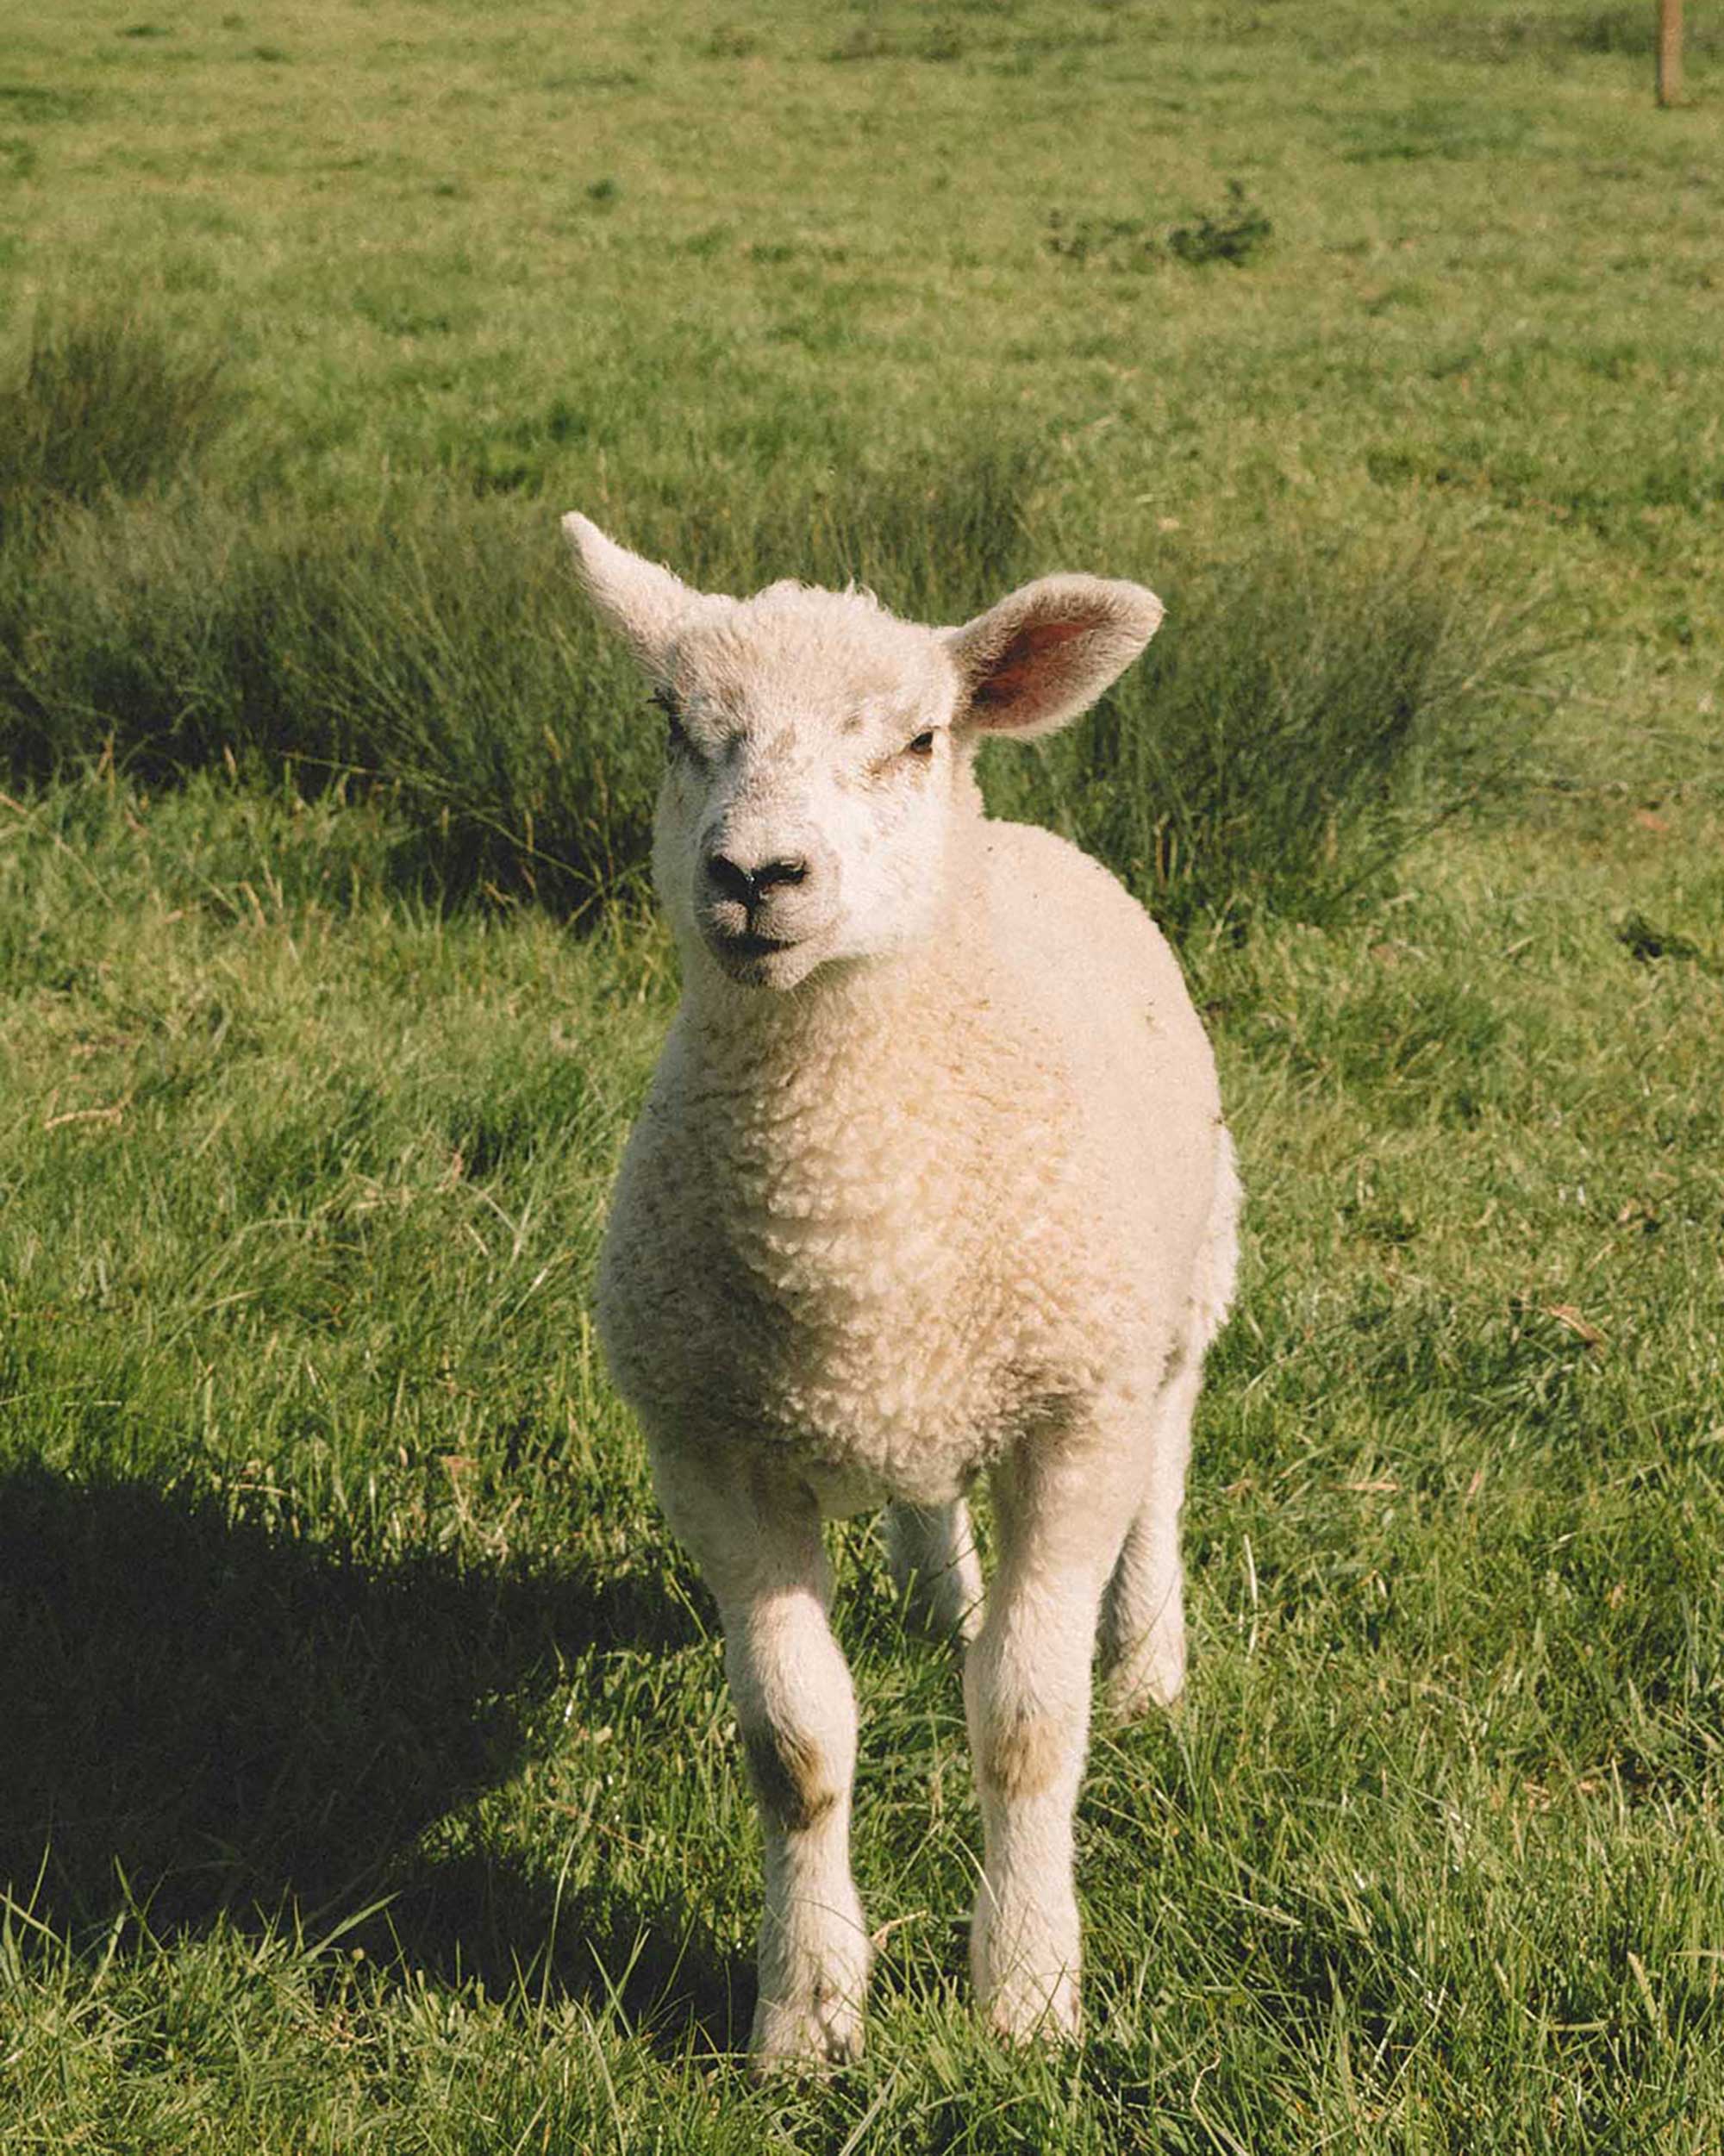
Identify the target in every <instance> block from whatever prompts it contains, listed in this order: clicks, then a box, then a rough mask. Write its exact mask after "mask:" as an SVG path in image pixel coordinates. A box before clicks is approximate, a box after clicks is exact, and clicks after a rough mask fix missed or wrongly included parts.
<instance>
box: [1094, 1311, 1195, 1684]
mask: <svg viewBox="0 0 1724 2156" xmlns="http://www.w3.org/2000/svg"><path fill="white" fill-rule="evenodd" d="M1202 1376H1203V1365H1202V1350H1201V1349H1196V1350H1195V1351H1194V1352H1192V1353H1191V1354H1190V1359H1189V1361H1188V1362H1186V1363H1185V1364H1184V1365H1182V1366H1181V1367H1180V1368H1179V1369H1178V1370H1177V1371H1176V1372H1175V1373H1174V1374H1173V1376H1172V1377H1171V1378H1169V1379H1168V1380H1167V1382H1166V1384H1165V1385H1164V1386H1163V1388H1162V1392H1161V1397H1160V1399H1159V1402H1158V1403H1157V1410H1156V1415H1157V1421H1156V1431H1155V1442H1154V1445H1153V1447H1152V1465H1151V1468H1150V1475H1149V1483H1148V1487H1147V1489H1146V1492H1145V1495H1144V1498H1143V1502H1142V1503H1141V1504H1140V1506H1139V1507H1138V1510H1137V1515H1136V1517H1135V1518H1134V1520H1133V1522H1132V1523H1131V1526H1130V1527H1129V1528H1127V1531H1126V1539H1125V1544H1124V1547H1122V1548H1121V1552H1120V1555H1119V1562H1118V1563H1117V1564H1116V1565H1115V1567H1114V1573H1113V1578H1111V1579H1110V1580H1109V1583H1108V1593H1107V1599H1106V1602H1105V1603H1104V1604H1103V1607H1102V1659H1103V1660H1104V1661H1105V1662H1106V1664H1107V1665H1108V1679H1107V1699H1108V1704H1109V1707H1110V1708H1111V1709H1113V1711H1114V1712H1115V1714H1117V1715H1122V1716H1126V1717H1130V1716H1133V1715H1140V1714H1143V1713H1146V1711H1147V1710H1148V1709H1150V1708H1151V1707H1171V1706H1172V1705H1173V1704H1174V1703H1175V1702H1176V1701H1177V1699H1178V1697H1179V1695H1180V1693H1181V1692H1182V1691H1183V1690H1184V1688H1185V1574H1184V1566H1183V1565H1182V1564H1181V1562H1180V1557H1179V1509H1180V1506H1181V1503H1182V1502H1183V1501H1184V1494H1185V1467H1186V1462H1187V1459H1188V1458H1189V1456H1190V1450H1191V1415H1192V1411H1193V1409H1195V1408H1196V1404H1197V1389H1198V1387H1199V1385H1200V1384H1202Z"/></svg>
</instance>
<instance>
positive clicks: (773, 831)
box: [563, 514, 1161, 989]
mask: <svg viewBox="0 0 1724 2156" xmlns="http://www.w3.org/2000/svg"><path fill="white" fill-rule="evenodd" d="M563 528H564V531H565V534H567V536H568V539H569V542H570V544H571V546H572V547H573V549H574V554H575V561H576V566H577V567H578V571H579V572H580V576H581V578H582V581H583V583H584V584H585V586H586V589H587V591H588V594H589V596H590V597H591V599H592V601H593V603H594V605H595V606H596V607H597V609H598V611H599V613H600V615H601V616H603V618H604V619H605V620H607V621H608V622H610V624H611V625H612V626H613V627H614V628H617V629H618V630H620V631H621V633H622V635H623V637H624V638H625V639H626V641H628V645H629V647H630V648H631V649H632V650H633V652H634V655H635V657H636V659H638V660H639V661H640V665H641V666H642V668H643V669H644V671H645V672H646V674H647V678H648V680H649V682H650V684H651V685H652V689H653V699H654V701H655V702H656V703H659V705H660V706H661V708H662V709H663V710H664V711H665V716H666V722H667V727H668V738H669V754H668V757H667V760H666V766H665V781H664V785H663V789H662V791H661V792H660V794H659V812H658V819H657V822H656V825H655V835H654V842H653V874H654V878H655V880H656V882H657V884H658V887H659V897H660V898H661V900H662V902H663V903H664V906H665V910H666V912H667V913H668V914H669V916H670V917H671V923H672V925H673V927H674V928H675V929H676V931H677V934H678V941H680V942H681V943H682V944H683V947H684V952H685V953H687V954H688V955H689V956H690V959H693V960H694V961H695V962H696V963H700V962H701V959H700V958H699V956H698V954H702V953H704V954H707V955H709V957H710V959H712V960H713V961H714V962H715V964H716V966H718V967H719V969H721V972H723V973H724V974H726V975H728V977H729V978H730V979H731V980H733V981H736V982H740V983H743V984H746V985H749V986H753V987H760V988H772V989H787V988H793V987H795V986H796V984H798V983H799V982H801V981H803V980H805V979H806V978H808V977H809V974H811V973H812V972H815V969H816V967H819V966H825V965H828V964H829V963H831V962H834V961H845V960H849V961H859V960H868V959H878V958H884V957H885V956H888V955H889V954H890V953H895V952H898V951H902V950H903V949H904V948H906V947H909V946H910V945H914V944H915V943H917V942H919V941H922V940H924V939H925V938H927V937H928V936H930V935H932V934H934V932H935V928H936V925H937V923H938V922H939V920H940V913H941V909H942V906H943V904H944V903H945V901H946V895H947V892H948V890H949V888H950V868H951V863H952V859H953V848H954V845H955V843H956V842H957V834H958V833H959V831H960V830H961V829H962V828H965V827H966V826H967V825H968V824H969V823H970V822H971V821H972V820H973V818H974V817H975V816H976V815H977V814H978V809H979V802H978V796H977V793H976V788H975V783H974V781H973V779H972V778H971V761H972V759H973V756H974V752H975V749H976V747H977V745H978V742H979V741H982V740H984V739H985V738H986V737H987V736H988V735H990V734H1024V735H1028V734H1046V733H1051V732H1053V730H1054V729H1055V728H1059V727H1061V726H1064V725H1065V724H1066V723H1067V722H1069V721H1071V719H1074V718H1076V717H1077V715H1078V713H1079V712H1081V711H1083V710H1084V709H1087V708H1088V706H1089V705H1090V703H1093V702H1094V701H1095V699H1096V697H1098V696H1099V695H1100V694H1101V692H1102V690H1103V689H1105V688H1106V687H1107V685H1108V684H1109V682H1110V681H1112V680H1113V679H1114V678H1115V676H1116V675H1117V674H1119V673H1120V672H1121V671H1122V670H1123V669H1124V668H1125V667H1126V666H1128V665H1129V664H1130V662H1131V661H1132V660H1133V659H1134V658H1136V656H1137V654H1138V653H1139V652H1140V651H1141V650H1142V648H1143V647H1144V646H1145V644H1146V643H1147V642H1148V641H1149V639H1150V637H1151V636H1152V635H1153V634H1154V633H1155V629H1156V626H1157V624H1158V623H1159V621H1160V619H1161V603H1160V601H1159V599H1157V598H1156V597H1155V596H1154V594H1153V593H1152V592H1149V591H1145V590H1144V589H1143V587H1142V586H1141V585H1140V584H1123V583H1117V582H1111V581H1107V580H1104V579H1102V578H1098V577H1076V576H1061V577H1044V578H1041V579H1040V581H1038V582H1037V583H1034V584H1026V585H1025V586H1024V587H1023V588H1022V590H1021V591H1015V592H1014V593H1013V594H1012V595H1011V597H1009V598H1006V599H1003V600H1002V601H1001V602H1000V603H999V604H998V605H997V606H996V607H992V608H990V609H989V611H988V612H987V613H985V614H983V615H979V616H978V617H977V618H976V619H975V620H974V621H972V622H969V623H967V624H966V625H965V626H964V627H963V628H943V629H934V628H921V627H920V626H918V625H917V624H915V623H914V622H901V621H899V620H898V619H897V618H896V616H893V615H891V614H889V613H887V612H886V610H885V609H884V608H883V607H882V606H880V605H879V604H878V603H877V602H876V601H875V600H874V599H873V598H872V597H870V596H869V595H868V594H866V593H865V592H859V591H843V592H839V591H817V590H815V589H812V588H810V587H809V586H808V585H804V584H771V585H769V586H768V587H767V588H766V590H765V591H760V592H758V593H757V594H756V595H755V596H754V597H753V598H749V599H734V598H727V597H720V596H718V595H715V594H713V593H709V592H701V591H693V590H691V589H690V587H689V586H688V585H687V584H684V583H682V582H681V581H680V579H679V578H676V577H674V576H672V575H671V572H670V571H669V570H667V569H661V568H659V567H658V566H655V565H654V564H653V563H652V562H649V561H646V560H643V559H641V557H640V555H638V554H633V553H629V552H628V549H627V548H625V547H619V546H617V545H616V544H615V541H611V540H609V539H607V538H606V537H605V535H604V534H603V532H601V531H600V530H599V529H598V528H597V526H596V525H594V524H592V523H590V522H588V520H587V519H586V518H585V517H584V516H578V515H575V514H571V515H569V516H565V518H564V520H563Z"/></svg>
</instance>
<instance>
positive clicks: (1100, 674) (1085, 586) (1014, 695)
mask: <svg viewBox="0 0 1724 2156" xmlns="http://www.w3.org/2000/svg"><path fill="white" fill-rule="evenodd" d="M1161 612H1162V608H1161V602H1160V600H1159V599H1158V598H1157V597H1156V596H1155V594H1154V592H1152V591H1145V589H1144V587H1143V586H1142V585H1141V584H1124V583H1121V582H1118V581H1116V580H1114V579H1111V578H1105V577H1041V578H1038V579H1037V581H1036V582H1035V583H1034V584H1025V585H1024V586H1023V588H1022V590H1021V591H1014V592H1013V593H1012V595H1011V597H1009V598H1008V599H1002V600H1001V601H1000V603H999V604H998V605H997V606H994V607H990V608H989V609H988V611H987V612H986V613H985V614H978V616H976V619H975V620H974V621H973V622H965V625H964V627H963V628H949V629H945V630H943V631H942V632H941V634H943V635H944V637H945V638H946V649H947V650H948V651H949V652H950V653H951V654H952V656H953V659H955V660H956V661H957V665H958V672H959V677H960V678H961V679H962V681H963V684H964V687H965V692H966V693H967V697H968V705H967V708H965V705H963V704H960V705H959V712H958V724H959V726H966V725H967V726H971V727H974V728H977V729H978V731H979V732H981V733H984V734H1051V733H1053V730H1054V728H1056V727H1061V726H1065V725H1066V724H1067V723H1069V722H1070V721H1071V720H1072V719H1075V718H1076V717H1077V714H1078V713H1079V712H1080V711H1087V710H1088V709H1089V708H1090V705H1091V704H1092V703H1094V702H1095V701H1096V697H1098V696H1100V695H1101V693H1102V690H1103V689H1105V688H1106V687H1107V685H1108V684H1109V682H1110V681H1113V680H1115V678H1117V677H1118V676H1119V675H1120V674H1121V673H1123V672H1125V670H1126V668H1127V666H1130V664H1131V662H1132V661H1133V659H1135V658H1136V657H1137V655H1138V653H1140V651H1141V650H1142V649H1143V647H1144V646H1145V645H1146V643H1147V642H1148V641H1149V640H1150V638H1151V637H1152V636H1153V635H1154V634H1155V632H1156V629H1157V628H1158V627H1159V624H1160V621H1161Z"/></svg>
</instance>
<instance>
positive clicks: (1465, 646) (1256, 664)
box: [986, 535, 1535, 934]
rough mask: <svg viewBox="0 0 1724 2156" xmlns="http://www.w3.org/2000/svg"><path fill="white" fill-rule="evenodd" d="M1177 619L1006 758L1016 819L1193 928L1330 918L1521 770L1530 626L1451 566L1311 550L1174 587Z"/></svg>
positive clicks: (1292, 541) (1211, 572)
mask: <svg viewBox="0 0 1724 2156" xmlns="http://www.w3.org/2000/svg"><path fill="white" fill-rule="evenodd" d="M1163 597H1165V599H1166V601H1167V604H1168V614H1167V619H1166V622H1165V624H1164V626H1163V628H1162V629H1161V631H1160V634H1159V635H1158V636H1157V638H1156V640H1155V641H1154V642H1153V643H1152V644H1151V646H1150V647H1149V649H1148V651H1147V653H1146V654H1145V656H1144V658H1143V659H1142V660H1141V661H1140V664H1139V665H1138V666H1135V667H1134V668H1133V669H1132V670H1131V672H1129V673H1127V675H1126V677H1125V678H1124V679H1123V680H1122V681H1121V684H1120V685H1119V687H1118V688H1117V689H1116V690H1115V692H1114V693H1113V694H1112V695H1111V696H1110V697H1108V698H1107V699H1105V700H1104V701H1103V703H1102V706H1101V708H1100V709H1099V710H1098V711H1097V712H1096V714H1095V716H1093V717H1092V718H1091V719H1090V720H1089V721H1088V722H1086V723H1085V724H1084V725H1082V726H1080V727H1077V728H1073V729H1072V730H1071V732H1070V733H1068V734H1063V735H1060V736H1059V737H1058V738H1057V739H1056V740H1055V741H1052V742H1050V743H1049V744H1047V745H1046V747H1044V748H1043V749H1042V750H1041V751H1040V753H1039V755H1037V756H1036V757H1034V759H1029V758H1026V757H1024V755H1023V753H1022V752H1021V750H1018V751H1013V752H1009V755H1010V759H1011V760H1010V761H1008V752H1004V751H1002V752H998V753H996V754H995V757H994V760H993V765H992V768H991V769H990V772H988V773H987V777H986V783H987V787H988V791H989V796H990V802H991V803H992V804H993V805H994V806H995V807H996V809H997V810H999V811H1000V812H1001V813H1005V814H1015V815H1021V816H1034V817H1035V818H1037V820H1039V821H1042V822H1049V823H1052V824H1053V825H1054V826H1055V827H1056V828H1059V829H1062V830H1065V831H1066V832H1067V833H1068V834H1070V835H1071V837H1072V838H1074V839H1075V840H1076V841H1077V843H1078V844H1080V845H1081V846H1083V847H1085V848H1086V849H1087V850H1089V851H1090V852H1091V853H1096V854H1098V855H1100V856H1101V857H1102V859H1104V860H1106V861H1108V862H1109V864H1110V865H1111V866H1113V867H1114V869H1115V871H1116V872H1118V873H1119V874H1120V875H1121V876H1122V877H1123V878H1125V879H1126V881H1127V883H1129V884H1131V885H1132V887H1133V888H1134V890H1135V891H1137V893H1138V895H1139V896H1140V897H1141V898H1142V899H1143V900H1144V901H1145V903H1146V904H1147V905H1148V906H1149V907H1150V909H1152V911H1153V912H1154V913H1155V914H1156V915H1157V916H1158V917H1159V919H1160V920H1161V921H1162V922H1164V923H1165V925H1166V926H1167V927H1169V928H1171V930H1173V931H1174V933H1176V934H1184V933H1185V932H1187V931H1188V930H1189V929H1190V928H1192V926H1193V925H1194V924H1195V923H1196V922H1198V921H1199V920H1200V919H1201V920H1207V921H1209V922H1219V923H1221V924H1225V925H1229V926H1231V927H1233V928H1241V927H1243V926H1244V925H1245V924H1246V922H1249V920H1250V919H1251V917H1252V916H1253V915H1254V914H1257V913H1259V912H1262V911H1265V910H1266V911H1269V912H1274V913H1279V914H1283V915H1286V916H1292V917H1295V918H1299V919H1305V920H1312V921H1325V920H1328V919H1332V918H1334V916H1337V915H1338V914H1340V912H1341V911H1343V910H1344V909H1345V908H1346V906H1347V904H1348V903H1350V902H1351V901H1352V900H1354V899H1356V898H1357V897H1359V896H1361V895H1362V894H1364V893H1365V892H1366V891H1370V890H1371V889H1373V888H1376V887H1377V886H1378V885H1380V884H1381V881H1382V879H1383V878H1384V876H1385V875H1386V874H1387V873H1388V872H1389V871H1390V869H1391V868H1392V866H1393V865H1394V863H1395V861H1396V858H1397V857H1398V856H1399V854H1400V853H1402V849H1403V848H1404V847H1405V845H1406V844H1407V842H1408V841H1409V839H1410V838H1411V837H1412V836H1413V835H1414V834H1416V833H1417V832H1419V831H1421V830H1422V829H1426V828H1430V826H1431V825H1432V824H1434V822H1438V821H1440V819H1441V818H1442V817H1444V816H1446V815H1449V814H1452V812H1453V811H1454V810H1455V809H1457V808H1458V807H1459V806H1460V805H1462V804H1463V803H1465V802H1467V801H1468V800H1471V799H1472V798H1474V797H1476V796H1477V793H1478V792H1479V791H1480V790H1481V789H1482V788H1483V787H1484V785H1486V784H1488V783H1490V782H1491V781H1492V780H1493V779H1494V778H1496V777H1498V776H1500V775H1502V773H1503V772H1505V771H1507V770H1510V769H1512V766H1513V759H1514V754H1515V749H1516V747H1518V746H1519V745H1520V744H1521V742H1522V741H1524V739H1525V734H1526V712H1527V700H1526V697H1525V691H1526V689H1527V684H1528V680H1529V676H1530V672H1531V670H1532V667H1533V663H1534V659H1535V652H1534V648H1533V642H1532V641H1531V638H1530V637H1529V635H1528V634H1527V625H1526V622H1525V621H1524V619H1521V618H1518V617H1517V618H1508V617H1505V616H1503V615H1502V614H1500V613H1494V612H1491V611H1490V610H1489V609H1484V608H1482V607H1481V606H1479V605H1478V604H1477V600H1476V597H1475V596H1474V595H1472V594H1471V593H1469V592H1468V591H1465V589H1464V588H1462V587H1460V586H1459V585H1458V584H1456V583H1455V581H1454V580H1453V578H1452V575H1450V574H1449V573H1447V572H1445V571H1444V570H1443V569H1442V567H1441V566H1440V565H1439V564H1437V563H1436V562H1434V561H1432V560H1429V559H1421V558H1417V557H1414V558H1408V557H1406V556H1404V555H1397V554H1395V553H1382V552H1374V551H1372V550H1370V549H1367V548H1364V547H1359V546H1356V545H1355V546H1351V547H1346V548H1343V549H1341V550H1340V551H1339V552H1333V551H1326V550H1324V549H1323V548H1322V547H1321V546H1319V545H1317V544H1315V543H1314V542H1313V541H1310V540H1309V539H1306V538H1304V537H1302V536H1299V535H1292V536H1283V537H1280V538H1276V537H1267V538H1265V539H1264V540H1262V541H1259V544H1258V546H1257V547H1256V548H1255V549H1254V550H1253V552H1252V553H1251V554H1250V555H1248V556H1246V557H1245V558H1243V559H1238V560H1234V561H1231V562H1219V563H1218V562H1215V561H1196V562H1191V563H1188V564H1187V565H1186V566H1184V568H1183V569H1177V568H1176V569H1175V570H1174V571H1173V572H1172V573H1171V575H1170V576H1169V577H1168V578H1166V579H1165V580H1164V588H1163Z"/></svg>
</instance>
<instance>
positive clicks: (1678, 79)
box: [1658, 0, 1682, 105]
mask: <svg viewBox="0 0 1724 2156" xmlns="http://www.w3.org/2000/svg"><path fill="white" fill-rule="evenodd" d="M1658 103H1660V104H1661V105H1675V104H1680V103H1682V0H1658Z"/></svg>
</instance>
